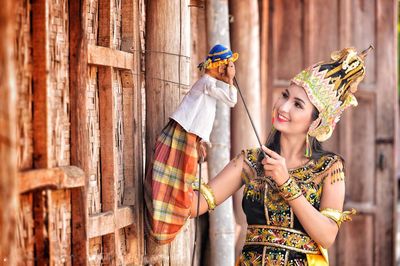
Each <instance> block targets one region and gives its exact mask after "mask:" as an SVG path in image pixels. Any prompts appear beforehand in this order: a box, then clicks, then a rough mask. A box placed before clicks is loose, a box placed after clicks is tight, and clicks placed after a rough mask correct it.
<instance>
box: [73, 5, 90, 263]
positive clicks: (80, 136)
mask: <svg viewBox="0 0 400 266" xmlns="http://www.w3.org/2000/svg"><path fill="white" fill-rule="evenodd" d="M69 12H70V17H71V16H74V19H70V58H69V60H70V69H69V72H70V80H69V83H70V97H71V110H73V111H72V112H71V164H72V165H76V166H78V167H80V168H81V169H83V170H84V172H85V173H88V172H89V158H90V157H89V150H88V147H89V145H88V144H87V140H88V131H87V130H82V129H85V128H86V121H87V118H86V117H87V114H86V90H85V89H84V88H86V86H87V52H86V51H87V50H86V47H87V38H86V1H85V0H79V1H78V0H77V1H69ZM76 14H79V15H76ZM85 187H86V189H85V188H77V189H73V190H72V191H71V199H72V200H73V202H72V203H71V205H72V206H71V213H72V254H73V256H72V263H73V264H74V265H86V264H87V261H88V255H89V244H88V241H87V237H86V226H87V221H88V220H89V219H88V206H87V200H86V199H87V192H86V191H87V188H88V177H86V181H85Z"/></svg>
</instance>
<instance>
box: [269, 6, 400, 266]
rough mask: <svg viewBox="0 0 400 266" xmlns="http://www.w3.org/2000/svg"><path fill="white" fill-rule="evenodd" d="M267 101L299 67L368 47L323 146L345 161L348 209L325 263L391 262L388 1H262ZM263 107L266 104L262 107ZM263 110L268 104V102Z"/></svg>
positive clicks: (393, 123) (393, 99)
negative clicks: (352, 104) (346, 106)
mask: <svg viewBox="0 0 400 266" xmlns="http://www.w3.org/2000/svg"><path fill="white" fill-rule="evenodd" d="M268 4H269V5H270V13H269V16H270V19H269V23H270V26H269V30H270V31H271V32H270V35H269V36H270V38H269V40H270V44H271V46H270V49H269V55H270V59H269V63H268V67H269V68H270V70H269V72H268V73H269V76H268V79H269V95H268V96H269V100H268V101H269V102H270V103H272V102H274V99H276V97H277V96H278V95H279V92H280V90H281V89H283V88H284V87H285V86H287V85H288V84H289V80H290V78H291V77H293V76H294V75H295V74H297V72H299V71H300V70H301V69H302V68H304V67H306V66H308V65H310V64H312V63H315V62H318V61H320V60H327V59H329V55H330V52H332V51H334V50H339V49H341V48H344V47H349V46H354V47H356V48H357V50H358V51H361V50H362V49H365V48H367V47H368V46H369V45H370V44H373V45H374V46H375V47H376V49H375V50H374V51H372V52H371V53H370V54H369V55H368V56H367V59H366V73H367V74H366V78H365V79H364V81H363V82H362V83H361V84H360V86H359V88H358V91H357V93H356V97H357V99H358V102H359V106H358V107H356V108H351V109H350V110H346V112H345V114H344V115H343V117H342V119H341V122H340V123H339V124H338V126H337V128H336V130H335V132H334V134H333V136H332V138H331V139H330V140H329V141H327V143H325V146H326V148H327V149H328V150H332V151H334V152H338V153H340V154H341V155H343V156H344V158H345V160H346V167H347V170H346V180H347V181H346V202H345V208H346V209H348V208H356V209H358V211H359V214H358V215H357V216H356V217H355V218H354V221H353V222H351V223H347V224H345V225H343V227H342V228H341V230H340V232H339V236H338V239H337V241H336V244H335V246H334V247H333V248H331V249H330V260H331V264H332V265H349V266H350V265H394V263H395V259H394V256H395V242H394V241H395V200H396V184H395V162H394V160H395V156H394V155H395V146H394V143H395V141H394V140H395V135H396V132H397V130H398V124H397V123H398V121H397V120H396V114H397V112H398V107H397V99H398V95H397V91H396V75H397V74H396V58H397V57H396V56H397V52H396V23H395V22H396V15H397V2H396V1H383V0H375V1H341V0H337V1H328V2H327V1H311V0H310V1H303V2H301V1H268ZM269 106H271V105H269ZM269 108H270V107H269Z"/></svg>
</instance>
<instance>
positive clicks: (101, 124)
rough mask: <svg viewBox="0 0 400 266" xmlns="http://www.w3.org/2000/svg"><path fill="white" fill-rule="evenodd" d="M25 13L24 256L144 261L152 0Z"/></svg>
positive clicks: (21, 38) (21, 48)
mask: <svg viewBox="0 0 400 266" xmlns="http://www.w3.org/2000/svg"><path fill="white" fill-rule="evenodd" d="M122 6H123V7H124V8H122ZM15 15H16V25H15V33H16V34H15V38H14V40H15V41H14V43H15V50H16V53H15V61H16V68H15V69H16V76H17V88H18V104H17V106H16V109H17V112H16V113H17V114H16V116H17V119H16V121H17V125H18V128H17V136H18V141H17V143H18V153H17V157H18V168H19V171H20V172H19V181H20V187H19V192H20V205H21V207H20V212H19V219H20V220H19V223H18V240H19V241H18V244H19V249H20V251H21V254H23V256H21V260H20V263H21V264H23V265H34V264H44V263H50V264H52V265H59V264H63V265H71V264H75V265H85V264H90V265H100V264H119V265H126V264H134V265H140V264H141V260H142V259H143V252H144V250H143V241H144V240H143V224H142V217H141V215H142V209H141V208H142V204H140V202H141V178H142V172H143V166H142V158H143V157H142V152H143V141H142V131H143V127H142V115H141V113H142V107H143V103H142V93H143V75H142V68H141V62H142V61H143V60H142V59H141V57H143V55H142V52H141V51H142V50H143V46H144V39H143V36H144V34H143V32H144V27H143V23H144V22H143V21H144V16H143V1H139V0H137V1H134V0H132V1H126V0H113V1H102V0H99V1H97V0H87V1H83V0H82V1H67V0H65V1H56V0H31V1H29V0H18V1H17V3H16V8H15Z"/></svg>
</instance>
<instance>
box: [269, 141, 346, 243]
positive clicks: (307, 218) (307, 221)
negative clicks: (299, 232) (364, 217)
mask: <svg viewBox="0 0 400 266" xmlns="http://www.w3.org/2000/svg"><path fill="white" fill-rule="evenodd" d="M263 149H264V151H265V152H266V153H267V154H268V155H269V156H270V157H267V158H265V159H263V161H262V163H263V165H264V170H265V174H266V175H269V176H271V177H272V178H273V179H274V181H275V182H276V184H277V185H278V186H282V185H283V184H284V183H286V181H288V179H289V173H288V170H287V168H286V162H285V159H284V158H283V157H281V156H280V155H279V154H277V153H275V152H274V151H271V150H270V149H268V148H266V147H263ZM341 168H343V165H342V162H341V161H337V162H335V164H334V165H332V166H331V167H330V169H341ZM327 171H329V169H328V170H327ZM323 182H324V183H323V190H322V191H323V192H322V198H321V210H322V209H324V208H332V209H336V210H338V211H342V209H343V202H344V193H345V186H344V180H340V181H337V182H332V183H331V178H330V176H328V178H325V180H324V181H323ZM288 204H289V205H290V207H292V209H293V212H294V213H295V215H296V217H297V218H298V219H299V221H300V223H301V225H302V226H303V228H304V230H305V231H306V232H307V234H308V235H309V236H310V237H311V238H312V239H313V240H314V241H316V242H317V243H318V244H320V245H321V246H322V247H324V248H329V247H330V246H331V245H332V244H333V242H334V241H335V238H336V235H337V233H338V226H337V224H336V223H335V222H334V221H333V220H331V219H330V218H328V217H326V216H324V215H322V214H321V213H320V211H319V210H317V209H315V208H314V206H313V205H311V204H310V203H309V202H308V201H307V199H306V198H305V197H304V196H303V195H300V196H299V197H297V198H295V199H293V200H288Z"/></svg>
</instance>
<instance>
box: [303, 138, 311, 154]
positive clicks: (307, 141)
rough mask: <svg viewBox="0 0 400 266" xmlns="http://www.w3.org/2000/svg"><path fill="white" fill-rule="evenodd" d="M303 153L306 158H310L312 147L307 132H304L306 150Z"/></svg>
mask: <svg viewBox="0 0 400 266" xmlns="http://www.w3.org/2000/svg"><path fill="white" fill-rule="evenodd" d="M304 155H305V156H306V157H307V158H311V156H312V148H311V145H310V135H308V133H307V134H306V152H305V153H304Z"/></svg>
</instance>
